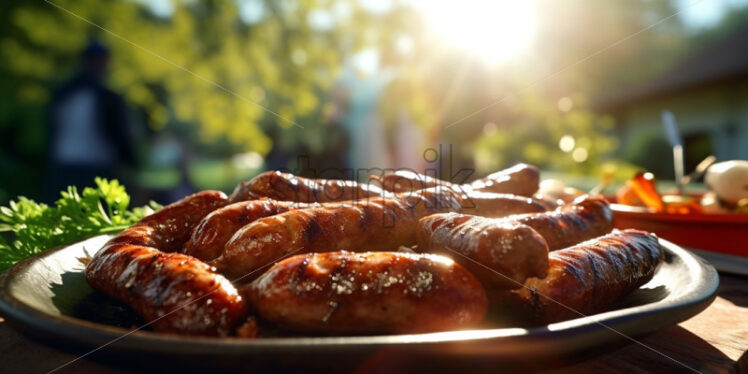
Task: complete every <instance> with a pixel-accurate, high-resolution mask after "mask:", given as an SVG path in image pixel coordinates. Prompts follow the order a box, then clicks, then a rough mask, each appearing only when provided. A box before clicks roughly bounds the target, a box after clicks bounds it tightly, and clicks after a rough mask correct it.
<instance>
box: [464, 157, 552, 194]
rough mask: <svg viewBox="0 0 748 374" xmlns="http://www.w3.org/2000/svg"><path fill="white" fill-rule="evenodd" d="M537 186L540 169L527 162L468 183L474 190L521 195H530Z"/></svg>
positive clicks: (538, 184)
mask: <svg viewBox="0 0 748 374" xmlns="http://www.w3.org/2000/svg"><path fill="white" fill-rule="evenodd" d="M539 186H540V171H539V170H538V168H537V167H535V166H533V165H528V164H517V165H514V166H512V167H510V168H508V169H504V170H501V171H497V172H495V173H493V174H491V175H489V176H487V177H485V178H482V179H478V180H476V181H474V182H473V183H471V184H470V187H471V188H472V189H473V190H475V191H480V192H496V193H512V194H515V195H522V196H532V194H534V193H535V191H537V190H538V188H539Z"/></svg>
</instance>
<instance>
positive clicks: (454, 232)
mask: <svg viewBox="0 0 748 374" xmlns="http://www.w3.org/2000/svg"><path fill="white" fill-rule="evenodd" d="M417 238H418V251H422V252H433V253H440V254H446V255H448V256H449V257H451V258H453V259H455V260H456V261H458V262H460V263H461V264H462V265H463V266H465V267H466V268H468V269H469V270H470V271H471V272H472V273H473V274H475V275H476V276H477V277H478V279H480V280H481V282H483V285H484V286H486V287H488V288H491V289H512V288H518V287H521V286H522V283H523V282H524V281H525V279H527V278H528V277H533V276H534V277H543V276H545V272H546V268H547V267H548V247H547V245H546V244H545V240H543V238H542V237H540V235H538V233H536V232H535V230H533V229H531V228H530V227H528V226H526V225H522V224H518V223H513V222H508V221H503V220H497V219H492V218H484V217H477V216H470V215H465V214H457V213H446V214H434V215H431V216H428V217H425V218H422V219H421V220H420V221H419V222H418V230H417ZM463 256H464V257H463ZM465 257H467V258H465Z"/></svg>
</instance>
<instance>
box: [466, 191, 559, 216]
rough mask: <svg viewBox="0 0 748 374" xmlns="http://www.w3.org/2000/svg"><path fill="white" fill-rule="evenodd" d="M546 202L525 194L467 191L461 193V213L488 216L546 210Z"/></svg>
mask: <svg viewBox="0 0 748 374" xmlns="http://www.w3.org/2000/svg"><path fill="white" fill-rule="evenodd" d="M547 208H548V207H547V206H546V204H544V203H542V202H540V201H538V200H536V199H533V198H530V197H525V196H518V195H512V194H503V193H492V192H478V191H467V192H466V193H465V194H463V195H462V209H461V210H460V211H461V212H462V213H465V214H471V215H475V216H483V217H490V218H499V217H506V216H509V215H512V214H521V213H538V212H545V211H547V210H548V209H547Z"/></svg>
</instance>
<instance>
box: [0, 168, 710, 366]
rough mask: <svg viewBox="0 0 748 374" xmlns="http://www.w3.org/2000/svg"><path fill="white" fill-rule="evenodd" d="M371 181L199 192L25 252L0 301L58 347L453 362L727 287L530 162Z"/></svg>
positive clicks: (560, 352) (603, 327)
mask: <svg viewBox="0 0 748 374" xmlns="http://www.w3.org/2000/svg"><path fill="white" fill-rule="evenodd" d="M372 178H373V179H376V180H377V182H378V183H377V184H376V185H375V184H370V183H356V182H353V181H341V180H324V179H306V178H301V177H298V176H294V175H291V174H287V173H281V172H272V171H271V172H266V173H263V174H260V175H258V176H257V177H255V178H254V179H252V180H250V181H247V182H243V183H241V184H240V185H239V186H237V188H236V189H235V190H234V192H233V193H232V194H231V195H229V196H227V195H225V194H224V193H222V192H219V191H202V192H198V193H196V194H193V195H190V196H187V197H185V198H183V199H182V200H179V201H177V202H175V203H172V204H170V205H168V206H166V207H164V208H163V209H161V210H159V211H157V212H155V213H153V214H151V215H149V216H147V217H145V218H144V219H143V220H141V221H140V222H138V223H136V224H134V225H133V226H131V227H130V228H128V229H126V230H125V231H123V232H122V233H120V234H118V235H115V236H99V237H95V238H91V239H88V240H84V241H82V242H79V243H75V244H73V245H69V246H64V247H61V248H57V249H53V250H50V251H48V252H45V253H43V254H41V255H39V256H37V257H34V258H31V259H28V260H26V261H24V262H21V263H19V264H17V265H16V266H14V267H13V268H11V269H10V270H9V271H8V272H6V273H5V274H3V275H2V276H1V277H0V311H2V313H3V315H4V316H6V318H7V319H8V321H9V322H11V324H13V325H14V326H17V327H19V328H20V329H21V330H22V331H24V332H26V333H28V334H29V335H31V336H34V337H36V338H39V339H42V340H45V341H47V342H50V343H52V344H55V345H58V346H63V347H64V348H67V349H78V350H82V351H83V352H85V351H86V350H90V349H95V348H98V347H103V348H102V349H99V350H97V354H103V355H111V356H112V357H120V358H121V357H126V356H127V355H129V354H139V355H141V357H144V360H146V361H147V362H149V365H152V364H153V362H158V363H160V364H163V363H164V362H169V364H174V362H175V361H174V360H169V361H164V360H163V359H164V358H179V360H178V362H179V363H178V365H189V367H191V368H195V367H210V368H212V369H216V368H229V369H237V368H239V369H242V368H244V369H248V368H257V367H265V368H267V367H270V368H273V367H275V368H288V367H304V368H308V367H312V366H313V367H319V368H325V369H329V368H331V367H332V368H340V367H345V365H348V366H347V367H349V368H350V367H357V366H359V365H370V364H371V362H389V363H393V362H395V363H397V362H399V363H407V366H408V367H410V366H411V365H417V366H418V367H422V366H424V365H425V366H429V365H435V367H438V368H441V369H443V368H445V367H450V366H452V365H459V367H461V368H464V367H465V365H468V366H470V365H474V366H487V365H491V366H495V365H501V364H507V363H511V362H517V361H523V360H524V361H527V360H530V361H533V362H542V359H543V358H549V357H555V358H558V357H564V356H568V355H575V354H579V353H580V352H592V351H595V350H600V349H601V348H603V350H604V349H605V347H607V349H611V348H612V347H615V346H616V345H617V344H621V343H622V342H625V341H626V340H627V339H626V338H634V337H637V336H641V335H642V334H647V333H650V332H653V331H656V330H657V329H660V328H663V327H666V326H668V325H671V324H674V323H677V322H680V321H682V320H685V319H687V318H689V317H690V316H692V315H695V314H696V313H698V312H700V311H701V310H703V309H704V308H706V307H707V306H708V304H709V303H710V302H711V300H712V299H713V298H714V295H715V292H716V289H717V285H718V277H717V274H716V272H715V271H714V269H713V268H712V267H711V266H710V265H709V264H708V263H706V262H705V261H704V260H702V259H700V258H699V257H697V256H694V255H692V254H691V253H689V252H688V251H686V250H684V249H682V248H680V247H678V246H676V245H674V244H672V243H669V242H667V241H665V240H663V239H659V238H657V237H656V236H655V235H653V234H650V233H648V232H644V231H639V230H616V229H613V213H612V211H611V209H610V207H609V205H608V203H607V202H606V201H605V200H604V199H603V198H601V197H596V196H584V197H580V198H578V199H576V200H574V201H573V202H571V203H562V204H559V203H558V202H556V201H551V200H550V199H543V198H542V197H541V196H538V195H535V196H534V197H533V194H534V193H535V192H536V190H537V189H538V184H539V171H538V170H537V168H535V167H534V166H531V165H526V164H520V165H517V166H514V167H512V168H509V169H506V170H502V171H499V172H497V173H494V174H491V175H489V176H488V177H486V178H482V179H479V180H476V181H473V182H472V183H467V184H453V183H449V182H446V181H441V180H438V179H435V178H433V177H428V176H425V175H420V174H416V173H412V172H390V173H384V174H382V175H377V176H373V177H372ZM320 357H327V358H331V359H332V360H320V359H319V358H320ZM539 360H540V361H539ZM139 361H142V360H139ZM445 361H446V362H445ZM143 362H144V361H143ZM367 363H369V364H367ZM130 364H132V362H130ZM195 365H197V366H195ZM294 365H298V366H294ZM445 365H446V366H445Z"/></svg>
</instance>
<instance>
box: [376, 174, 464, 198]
mask: <svg viewBox="0 0 748 374" xmlns="http://www.w3.org/2000/svg"><path fill="white" fill-rule="evenodd" d="M370 178H372V179H374V180H376V181H377V182H379V184H380V185H382V189H384V190H385V191H391V192H395V193H402V192H412V191H418V190H423V189H426V188H432V187H439V186H445V187H448V188H452V189H455V188H454V187H456V185H455V184H454V183H451V182H447V181H444V180H441V179H437V178H434V177H430V176H428V175H424V174H419V173H416V172H414V171H410V170H396V171H394V172H389V173H384V174H383V175H381V176H380V175H371V176H370Z"/></svg>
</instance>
